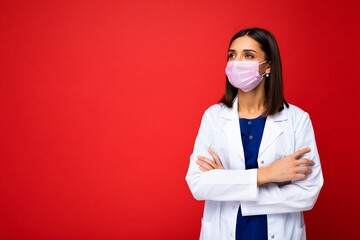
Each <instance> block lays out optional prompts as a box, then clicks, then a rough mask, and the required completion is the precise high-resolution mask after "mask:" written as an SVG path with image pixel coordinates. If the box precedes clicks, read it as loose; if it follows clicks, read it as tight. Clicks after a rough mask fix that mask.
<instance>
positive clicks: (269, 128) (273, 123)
mask: <svg viewBox="0 0 360 240" xmlns="http://www.w3.org/2000/svg"><path fill="white" fill-rule="evenodd" d="M284 112H285V111H281V112H279V113H276V114H275V115H271V116H268V117H267V118H266V123H265V127H264V132H263V136H262V140H261V144H260V149H259V156H260V155H261V154H262V153H263V152H264V151H265V150H266V149H267V148H268V147H269V146H270V145H271V144H272V143H273V142H274V141H275V140H276V139H277V138H278V137H279V136H280V135H281V134H282V133H283V129H282V128H281V127H280V126H279V125H278V122H282V121H286V120H287V116H286V114H285V113H284Z"/></svg>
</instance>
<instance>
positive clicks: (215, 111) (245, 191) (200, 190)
mask: <svg viewBox="0 0 360 240" xmlns="http://www.w3.org/2000/svg"><path fill="white" fill-rule="evenodd" d="M220 110H221V105H215V106H213V107H211V108H210V109H208V110H207V111H206V112H205V114H204V115H203V118H202V121H201V125H200V129H199V132H198V135H197V137H196V140H195V146H194V150H193V153H192V154H191V156H190V164H189V168H188V172H187V175H186V181H187V183H188V186H189V188H190V190H191V192H192V194H193V196H194V198H195V199H197V200H213V201H239V200H248V201H251V200H252V201H253V200H256V199H257V197H258V187H257V170H256V169H252V170H218V169H215V170H211V171H207V172H202V171H201V170H200V169H199V165H197V164H196V160H197V157H198V156H205V157H207V158H209V159H213V158H212V157H211V155H210V154H209V153H208V151H207V150H208V148H211V147H212V146H214V135H215V131H217V128H216V122H217V119H218V116H219V111H220Z"/></svg>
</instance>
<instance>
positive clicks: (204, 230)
mask: <svg viewBox="0 0 360 240" xmlns="http://www.w3.org/2000/svg"><path fill="white" fill-rule="evenodd" d="M211 232H212V222H210V221H204V220H201V233H200V240H211V239H212V238H211V236H212V234H211Z"/></svg>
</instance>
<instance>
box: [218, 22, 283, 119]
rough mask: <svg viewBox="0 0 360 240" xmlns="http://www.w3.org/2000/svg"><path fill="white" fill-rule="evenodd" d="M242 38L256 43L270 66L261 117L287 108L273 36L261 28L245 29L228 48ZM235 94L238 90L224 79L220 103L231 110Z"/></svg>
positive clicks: (276, 46)
mask: <svg viewBox="0 0 360 240" xmlns="http://www.w3.org/2000/svg"><path fill="white" fill-rule="evenodd" d="M243 36H248V37H251V38H252V39H254V40H255V41H257V42H258V43H259V44H260V48H261V50H263V51H264V52H265V60H266V61H268V62H270V64H271V65H270V66H271V73H270V75H269V77H265V111H264V112H263V114H262V115H263V116H269V115H272V114H275V113H277V112H280V111H282V110H283V109H284V105H285V106H286V107H289V104H288V103H287V102H286V100H285V98H284V87H283V79H282V68H281V59H280V52H279V48H278V44H277V42H276V39H275V37H274V35H273V34H272V33H270V32H269V31H267V30H264V29H261V28H246V29H243V30H241V31H240V32H238V33H236V34H235V35H234V36H233V37H232V38H231V41H230V44H229V48H230V46H231V44H232V42H233V41H234V40H235V39H237V38H239V37H243ZM237 94H238V89H237V88H236V87H234V86H233V85H231V83H230V82H229V79H228V78H227V77H226V86H225V93H224V96H223V97H222V98H221V100H220V102H221V103H223V104H225V105H226V106H227V107H229V108H231V107H232V105H233V102H234V99H235V97H236V96H237Z"/></svg>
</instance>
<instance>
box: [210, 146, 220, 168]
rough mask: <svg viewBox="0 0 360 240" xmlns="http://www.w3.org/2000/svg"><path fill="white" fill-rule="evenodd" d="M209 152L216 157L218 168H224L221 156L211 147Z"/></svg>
mask: <svg viewBox="0 0 360 240" xmlns="http://www.w3.org/2000/svg"><path fill="white" fill-rule="evenodd" d="M208 152H209V153H210V154H211V156H212V157H213V158H214V161H215V163H216V165H217V168H220V169H224V168H223V165H222V162H221V160H220V158H219V156H218V155H217V154H216V153H215V152H214V151H213V150H212V149H211V148H209V149H208Z"/></svg>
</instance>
